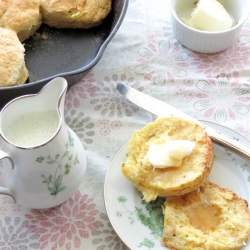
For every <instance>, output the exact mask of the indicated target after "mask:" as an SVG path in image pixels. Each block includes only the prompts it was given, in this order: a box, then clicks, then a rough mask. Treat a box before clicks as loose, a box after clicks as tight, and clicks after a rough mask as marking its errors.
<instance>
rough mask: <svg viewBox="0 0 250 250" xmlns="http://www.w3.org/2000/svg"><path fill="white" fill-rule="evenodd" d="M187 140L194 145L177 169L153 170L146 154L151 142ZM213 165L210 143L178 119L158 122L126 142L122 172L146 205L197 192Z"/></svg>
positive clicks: (192, 125)
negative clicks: (158, 200)
mask: <svg viewBox="0 0 250 250" xmlns="http://www.w3.org/2000/svg"><path fill="white" fill-rule="evenodd" d="M169 140H189V141H193V142H195V147H194V149H193V151H192V153H191V154H190V155H189V156H188V157H186V158H185V159H184V160H183V162H182V165H181V166H179V167H170V168H166V169H159V168H154V167H153V166H152V165H151V164H150V162H149V160H148V158H147V151H148V149H149V146H150V144H151V143H152V142H157V143H163V142H166V141H169ZM212 165H213V149H212V142H211V140H210V138H209V137H208V136H207V134H206V132H205V131H204V129H203V128H202V127H201V126H199V125H197V124H195V123H193V122H191V121H186V120H182V119H180V118H174V117H169V118H158V119H157V120H156V121H154V122H151V123H149V124H148V125H146V126H145V127H144V128H142V129H140V130H138V131H136V132H135V133H134V135H133V137H132V138H131V139H130V141H129V142H128V153H127V159H126V161H125V163H123V164H122V172H123V174H124V175H125V177H127V178H128V179H129V180H130V181H131V182H132V183H133V184H134V186H135V187H136V188H138V190H140V191H141V192H142V194H143V198H144V199H145V200H146V201H147V202H149V201H152V200H155V199H156V197H157V196H163V197H164V196H172V195H183V194H185V193H188V192H191V191H193V190H195V189H197V188H198V187H199V186H200V185H201V184H202V183H203V182H204V181H205V180H206V178H207V176H208V174H209V173H210V171H211V169H212Z"/></svg>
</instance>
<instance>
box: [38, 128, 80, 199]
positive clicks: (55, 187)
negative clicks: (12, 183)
mask: <svg viewBox="0 0 250 250" xmlns="http://www.w3.org/2000/svg"><path fill="white" fill-rule="evenodd" d="M72 147H74V139H73V137H72V136H71V133H70V132H69V131H68V142H67V143H66V144H65V151H64V152H63V154H62V156H61V154H56V155H55V157H54V158H53V157H52V156H50V155H48V156H47V157H45V156H39V157H37V158H36V162H38V163H47V164H48V165H56V169H55V173H54V175H49V176H45V175H44V174H42V175H41V177H42V179H43V183H45V184H46V185H48V190H49V192H50V194H51V195H52V196H54V198H55V197H56V195H57V194H58V193H60V192H62V191H63V190H64V189H65V188H67V186H64V185H63V178H64V176H65V175H68V174H69V173H70V170H71V167H72V165H75V164H78V163H79V160H78V156H77V154H76V155H74V154H73V153H71V152H70V148H72Z"/></svg>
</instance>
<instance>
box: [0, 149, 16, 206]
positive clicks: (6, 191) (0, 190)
mask: <svg viewBox="0 0 250 250" xmlns="http://www.w3.org/2000/svg"><path fill="white" fill-rule="evenodd" d="M3 159H8V160H9V162H10V164H11V168H12V169H14V162H13V160H12V159H11V157H10V156H9V155H8V154H6V153H5V152H3V151H1V150H0V160H3ZM0 194H5V195H9V196H11V197H12V198H13V199H14V201H15V197H14V196H13V193H12V191H11V189H10V188H7V187H1V186H0Z"/></svg>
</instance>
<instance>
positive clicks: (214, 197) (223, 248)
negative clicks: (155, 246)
mask: <svg viewBox="0 0 250 250" xmlns="http://www.w3.org/2000/svg"><path fill="white" fill-rule="evenodd" d="M164 207H165V208H164V232H163V245H165V246H167V247H169V249H170V250H191V249H196V250H207V249H211V250H236V249H239V248H240V247H241V246H243V245H244V244H245V243H246V242H247V241H248V239H249V235H250V211H249V210H248V204H247V202H246V201H245V200H244V199H242V198H240V197H238V196H237V195H236V194H235V193H233V192H232V191H231V190H228V189H225V188H222V187H219V186H218V185H216V184H214V183H212V182H209V181H205V182H204V184H203V185H202V186H201V187H200V188H198V189H197V190H195V191H193V192H191V193H188V194H185V195H183V196H175V197H167V199H166V201H165V203H164Z"/></svg>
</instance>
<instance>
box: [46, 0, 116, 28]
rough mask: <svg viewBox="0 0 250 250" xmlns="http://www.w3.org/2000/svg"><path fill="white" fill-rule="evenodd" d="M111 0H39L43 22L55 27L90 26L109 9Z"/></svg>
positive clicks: (104, 15)
mask: <svg viewBox="0 0 250 250" xmlns="http://www.w3.org/2000/svg"><path fill="white" fill-rule="evenodd" d="M111 3H112V1H111V0H81V1H79V0H41V10H42V15H43V23H45V24H47V25H49V26H51V27H56V28H92V27H95V26H97V25H99V24H101V23H102V21H103V19H104V18H105V17H106V16H107V15H108V14H109V12H110V10H111Z"/></svg>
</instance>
